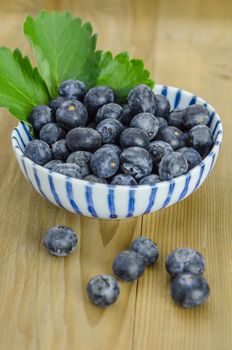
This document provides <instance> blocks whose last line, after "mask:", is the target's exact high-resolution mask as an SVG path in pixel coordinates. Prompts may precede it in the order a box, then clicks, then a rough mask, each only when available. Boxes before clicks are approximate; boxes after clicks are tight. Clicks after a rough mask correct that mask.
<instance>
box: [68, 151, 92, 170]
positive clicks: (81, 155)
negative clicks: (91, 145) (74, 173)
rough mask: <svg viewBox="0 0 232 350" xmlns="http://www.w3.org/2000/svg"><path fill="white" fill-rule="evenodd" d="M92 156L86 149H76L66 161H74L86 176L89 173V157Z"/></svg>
mask: <svg viewBox="0 0 232 350" xmlns="http://www.w3.org/2000/svg"><path fill="white" fill-rule="evenodd" d="M91 157H92V153H90V152H86V151H76V152H73V153H71V154H70V155H69V156H68V158H67V160H66V162H67V163H74V164H76V165H78V166H79V167H80V168H81V173H82V176H86V175H89V174H90V165H89V163H90V159H91Z"/></svg>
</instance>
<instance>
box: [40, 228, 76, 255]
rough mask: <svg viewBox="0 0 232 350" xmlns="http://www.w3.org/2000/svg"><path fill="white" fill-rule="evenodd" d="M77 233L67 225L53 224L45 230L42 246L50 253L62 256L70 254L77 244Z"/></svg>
mask: <svg viewBox="0 0 232 350" xmlns="http://www.w3.org/2000/svg"><path fill="white" fill-rule="evenodd" d="M77 241H78V240H77V235H76V233H75V232H74V231H73V230H72V229H71V228H69V227H66V226H55V227H52V228H50V229H49V230H47V232H46V234H45V237H44V246H45V248H46V249H47V250H48V252H49V253H50V254H52V255H55V256H58V257H62V256H67V255H69V254H71V253H72V252H73V251H74V250H75V249H76V246H77Z"/></svg>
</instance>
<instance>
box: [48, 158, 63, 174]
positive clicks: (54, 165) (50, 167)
mask: <svg viewBox="0 0 232 350" xmlns="http://www.w3.org/2000/svg"><path fill="white" fill-rule="evenodd" d="M58 164H63V162H62V160H51V161H50V162H48V163H46V164H45V165H44V167H45V168H46V169H48V170H52V171H56V169H57V165H58Z"/></svg>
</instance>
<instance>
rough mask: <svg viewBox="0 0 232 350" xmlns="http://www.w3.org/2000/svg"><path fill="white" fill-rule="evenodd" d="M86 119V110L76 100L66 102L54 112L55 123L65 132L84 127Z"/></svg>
mask: <svg viewBox="0 0 232 350" xmlns="http://www.w3.org/2000/svg"><path fill="white" fill-rule="evenodd" d="M87 119H88V113H87V109H86V108H85V106H84V105H83V103H81V102H80V101H77V100H67V101H65V102H63V103H61V104H60V106H59V107H58V109H57V110H56V121H57V123H58V124H59V125H60V126H61V127H62V128H63V129H65V130H70V129H74V128H76V127H78V126H85V125H86V122H87Z"/></svg>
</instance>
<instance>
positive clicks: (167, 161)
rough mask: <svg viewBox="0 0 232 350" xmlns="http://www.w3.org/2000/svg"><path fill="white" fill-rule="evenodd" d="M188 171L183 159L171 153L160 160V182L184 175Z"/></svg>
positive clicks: (180, 155) (176, 153) (177, 154)
mask: <svg viewBox="0 0 232 350" xmlns="http://www.w3.org/2000/svg"><path fill="white" fill-rule="evenodd" d="M187 171H188V162H187V160H186V159H185V157H184V156H183V155H182V154H180V153H178V152H172V153H169V154H167V155H166V156H165V157H163V158H162V160H161V162H160V165H159V176H160V178H161V180H162V181H166V180H171V179H173V178H174V177H177V176H180V175H183V174H185V173H186V172H187Z"/></svg>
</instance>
